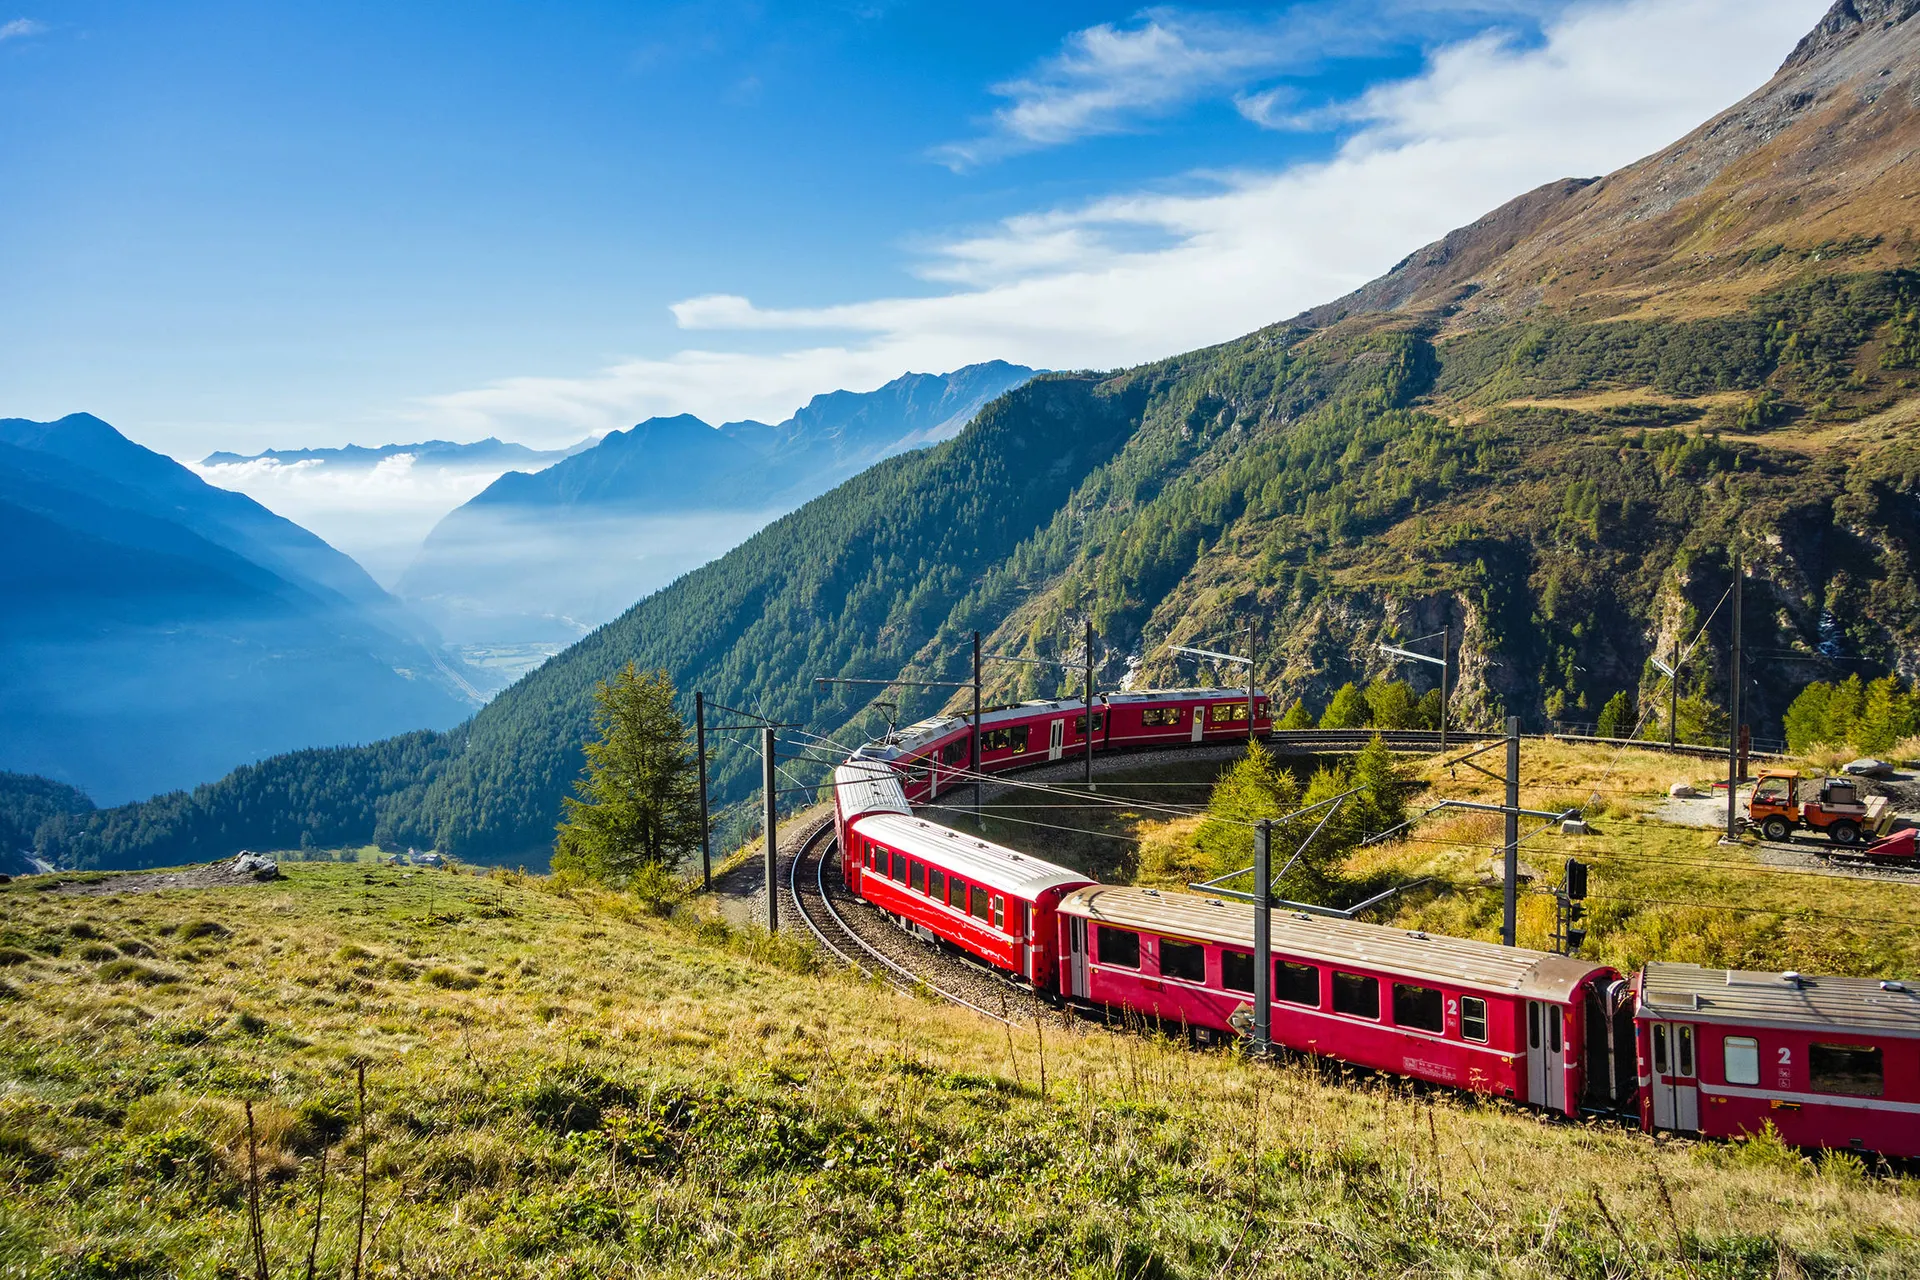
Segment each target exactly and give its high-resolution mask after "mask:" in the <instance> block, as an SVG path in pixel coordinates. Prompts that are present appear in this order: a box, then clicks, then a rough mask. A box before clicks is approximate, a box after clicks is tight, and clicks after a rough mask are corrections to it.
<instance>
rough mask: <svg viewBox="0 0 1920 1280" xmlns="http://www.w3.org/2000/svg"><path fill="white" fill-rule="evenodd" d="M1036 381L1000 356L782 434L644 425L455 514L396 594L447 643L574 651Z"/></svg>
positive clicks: (654, 421)
mask: <svg viewBox="0 0 1920 1280" xmlns="http://www.w3.org/2000/svg"><path fill="white" fill-rule="evenodd" d="M1032 376H1033V371H1032V370H1031V369H1026V368H1022V367H1020V366H1017V365H1010V364H1007V363H1005V362H1003V361H993V362H991V363H988V364H979V365H969V366H967V367H966V368H963V369H958V370H955V371H954V372H953V373H949V374H941V375H933V374H906V375H904V376H902V377H900V378H896V379H894V380H893V381H892V382H889V383H887V384H886V385H885V386H883V387H881V388H879V389H878V390H876V391H870V392H851V391H835V392H832V393H830V394H827V395H820V396H815V397H814V398H813V399H812V400H811V401H809V402H808V404H807V405H806V407H805V408H803V409H801V410H800V411H799V412H798V413H796V414H795V415H794V416H793V417H792V418H789V419H788V420H787V421H785V422H782V423H780V424H778V425H776V426H768V425H766V424H765V423H760V422H733V423H728V424H726V425H725V426H723V427H720V428H718V429H715V428H713V427H711V426H709V425H708V424H706V423H704V422H702V421H701V420H700V419H698V418H696V417H694V416H693V415H691V414H680V415H678V416H676V417H671V418H649V419H648V420H647V421H645V422H642V423H640V424H639V425H637V426H635V427H633V428H632V429H631V430H628V431H615V432H612V433H610V434H608V435H607V436H605V437H603V438H602V439H601V441H600V442H599V443H598V444H597V445H595V446H594V447H592V448H590V449H586V450H583V451H581V452H579V453H577V454H575V455H574V456H572V457H570V458H567V459H566V460H564V461H561V462H559V463H556V464H555V465H553V466H550V467H548V468H546V469H545V470H543V471H539V472H536V473H531V474H529V473H523V472H508V473H507V474H506V475H503V476H501V477H500V478H499V479H498V480H496V481H494V482H493V484H492V485H490V486H489V487H488V488H487V489H486V490H485V491H483V492H482V493H480V494H479V495H477V496H476V497H474V498H473V499H471V500H470V501H468V502H467V503H466V504H465V505H464V506H461V507H460V508H458V509H457V510H455V511H453V512H452V513H450V514H449V515H447V516H446V518H444V519H443V520H441V522H440V523H439V525H438V526H436V527H435V528H434V530H433V532H432V534H431V535H429V537H428V538H427V541H426V544H425V545H424V546H423V547H422V548H421V550H420V554H419V555H418V557H417V558H416V559H415V561H414V563H413V564H412V565H411V566H410V567H409V568H408V570H407V572H406V574H405V575H404V576H403V577H402V578H401V580H400V582H399V585H398V587H397V590H398V592H399V594H400V595H401V596H402V597H404V598H405V599H407V600H408V601H409V602H410V603H411V604H412V605H413V606H414V607H415V608H417V609H419V610H420V611H421V612H423V613H424V614H425V615H426V616H428V617H430V618H432V619H433V620H434V622H435V624H436V625H437V626H438V627H439V629H440V631H441V632H442V633H443V634H445V635H446V636H447V638H448V639H449V640H452V641H455V642H459V643H469V644H502V643H508V644H525V643H537V642H549V643H552V642H569V641H572V640H575V639H578V638H579V637H580V635H582V634H583V633H584V632H586V631H587V630H588V629H589V628H591V627H593V626H597V625H598V624H600V623H601V622H604V621H606V620H607V619H609V618H611V617H613V616H614V615H615V614H617V613H618V612H619V611H620V610H621V609H624V608H625V607H626V606H627V605H629V604H632V603H633V601H635V600H637V599H639V598H640V597H641V596H644V595H646V594H647V593H648V592H650V591H654V590H657V589H658V588H660V587H663V586H665V585H666V584H667V583H669V582H671V581H672V580H673V579H674V578H677V577H678V576H680V575H681V574H682V573H685V572H686V571H687V570H689V569H692V568H694V567H695V566H697V565H701V564H704V563H706V562H707V561H709V560H711V559H713V558H714V557H715V556H717V555H718V554H720V553H721V552H722V551H725V550H726V549H728V548H730V547H733V546H735V545H737V544H738V543H739V542H740V541H741V540H742V539H744V538H745V537H747V536H748V535H749V534H751V533H752V532H753V531H754V530H756V529H759V528H761V527H762V526H764V525H765V524H766V523H767V521H769V520H771V519H772V518H773V517H774V516H776V515H778V514H780V513H781V512H783V511H788V510H791V509H792V508H793V507H795V506H798V505H799V504H800V503H802V502H804V501H806V500H807V499H809V498H812V497H814V496H816V495H817V494H820V493H823V492H825V491H826V490H828V489H830V488H832V487H833V486H834V485H836V484H838V483H839V482H840V481H842V480H844V479H846V478H847V477H848V476H851V475H853V474H854V473H856V472H858V471H860V470H862V469H864V468H865V467H867V466H870V465H872V464H873V463H875V462H877V461H879V460H881V459H882V458H885V457H889V456H891V455H893V454H896V453H899V452H902V451H904V450H907V449H913V448H919V447H922V446H924V445H927V444H931V443H936V442H938V441H940V440H943V439H946V438H949V437H950V436H952V435H953V434H954V433H955V432H957V431H958V430H959V429H960V428H961V427H962V426H964V425H965V424H966V422H967V420H969V419H970V418H972V417H973V415H974V414H975V413H976V412H978V411H979V409H980V407H981V406H982V405H984V404H986V403H987V402H988V401H990V400H992V399H993V398H994V397H996V396H999V395H1001V394H1002V393H1004V392H1005V391H1007V390H1008V389H1010V388H1011V387H1014V386H1017V385H1019V384H1020V383H1022V382H1024V381H1025V380H1026V379H1028V378H1030V377H1032Z"/></svg>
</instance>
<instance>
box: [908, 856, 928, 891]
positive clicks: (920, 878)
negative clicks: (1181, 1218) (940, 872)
mask: <svg viewBox="0 0 1920 1280" xmlns="http://www.w3.org/2000/svg"><path fill="white" fill-rule="evenodd" d="M907 887H908V888H909V889H911V890H913V891H914V892H915V893H925V892H926V891H927V864H926V863H924V862H910V863H908V864H907Z"/></svg>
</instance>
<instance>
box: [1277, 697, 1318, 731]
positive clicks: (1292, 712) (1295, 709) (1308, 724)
mask: <svg viewBox="0 0 1920 1280" xmlns="http://www.w3.org/2000/svg"><path fill="white" fill-rule="evenodd" d="M1274 727H1275V728H1279V729H1311V728H1313V713H1312V712H1311V711H1308V710H1307V704H1306V703H1305V702H1304V701H1296V702H1295V703H1294V704H1293V705H1292V706H1290V707H1288V708H1287V714H1285V715H1283V716H1281V717H1280V723H1279V724H1278V725H1276V726H1274Z"/></svg>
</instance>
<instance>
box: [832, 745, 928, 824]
mask: <svg viewBox="0 0 1920 1280" xmlns="http://www.w3.org/2000/svg"><path fill="white" fill-rule="evenodd" d="M833 802H834V804H835V805H836V806H838V808H839V811H840V816H841V817H843V818H856V817H858V816H860V815H861V814H863V813H903V814H909V815H910V814H912V813H913V809H912V808H911V807H910V806H909V805H908V804H907V793H906V792H905V791H904V790H903V789H902V788H901V786H900V775H899V774H897V773H895V772H894V771H893V769H892V768H891V767H890V766H888V765H885V764H882V763H880V762H879V761H877V760H859V759H854V760H849V761H848V762H847V763H845V764H843V765H841V766H840V767H839V768H837V769H835V770H834V771H833Z"/></svg>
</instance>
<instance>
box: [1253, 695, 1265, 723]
mask: <svg viewBox="0 0 1920 1280" xmlns="http://www.w3.org/2000/svg"><path fill="white" fill-rule="evenodd" d="M1253 718H1254V719H1255V720H1265V719H1266V718H1267V700H1266V699H1265V698H1256V699H1254V703H1253Z"/></svg>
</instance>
